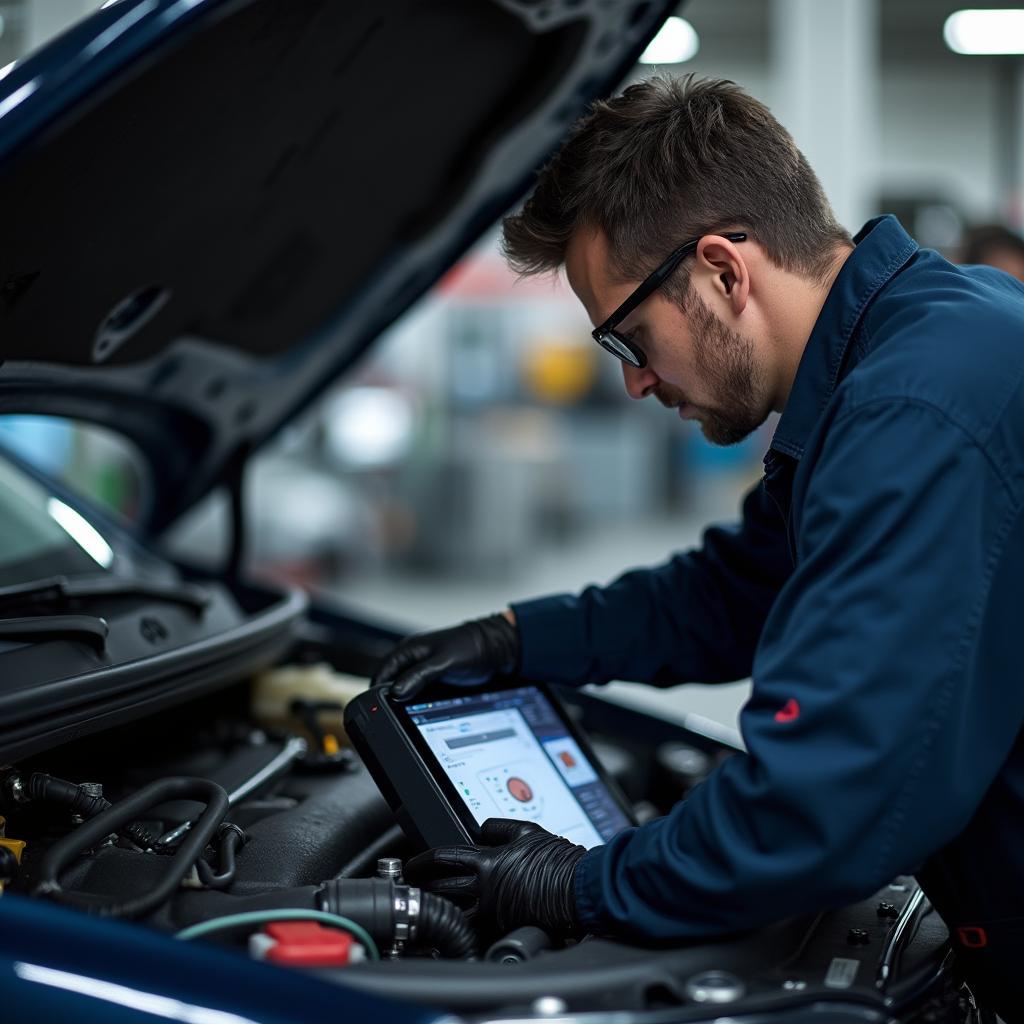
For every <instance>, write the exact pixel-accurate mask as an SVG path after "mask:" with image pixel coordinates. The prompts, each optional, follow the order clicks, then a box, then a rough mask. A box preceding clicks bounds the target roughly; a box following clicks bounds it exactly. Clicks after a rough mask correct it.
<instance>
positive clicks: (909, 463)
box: [374, 77, 1024, 1019]
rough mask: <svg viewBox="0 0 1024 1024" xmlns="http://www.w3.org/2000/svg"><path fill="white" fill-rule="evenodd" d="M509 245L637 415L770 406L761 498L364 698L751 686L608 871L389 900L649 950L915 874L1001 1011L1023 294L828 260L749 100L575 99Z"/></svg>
mask: <svg viewBox="0 0 1024 1024" xmlns="http://www.w3.org/2000/svg"><path fill="white" fill-rule="evenodd" d="M504 242H505V251H506V254H507V256H508V257H509V259H510V261H511V263H512V265H513V266H514V267H515V268H516V269H517V270H518V271H519V272H520V273H543V272H551V271H556V270H558V269H559V268H561V267H564V268H565V270H566V273H567V276H568V280H569V284H570V286H571V287H572V289H573V291H574V292H575V293H576V295H577V297H578V298H579V299H580V301H581V302H582V304H583V306H584V307H585V309H586V311H587V313H588V315H589V317H590V320H591V322H592V323H593V324H594V325H595V327H594V331H593V337H594V340H595V341H596V342H598V343H599V344H600V345H601V346H602V347H603V348H604V349H606V350H607V353H608V354H609V358H616V359H618V360H619V361H620V365H621V368H622V374H623V381H624V384H625V388H626V391H627V393H628V394H629V395H630V396H632V397H633V398H635V399H643V398H649V397H653V398H655V399H656V400H657V401H658V402H660V403H661V404H662V405H664V406H665V407H666V408H668V409H670V410H672V415H677V416H679V417H681V418H682V419H692V420H696V421H697V422H698V423H699V424H700V427H701V430H702V431H703V433H704V434H705V436H706V437H707V438H708V439H709V440H711V441H713V442H716V443H718V444H733V443H736V442H738V441H740V440H742V439H743V438H744V437H747V436H749V435H750V434H751V433H752V432H753V431H754V430H756V429H757V428H758V427H759V426H760V425H761V424H762V423H764V422H765V420H766V419H767V418H768V417H769V416H770V415H771V414H772V413H773V412H780V413H781V418H780V420H779V423H778V426H777V428H776V431H775V434H774V437H773V439H772V443H771V447H770V450H769V451H768V454H767V456H766V457H765V474H764V478H763V479H762V480H761V482H760V483H759V484H758V486H756V487H755V488H754V489H753V490H752V491H751V492H750V494H748V496H747V497H746V499H745V501H744V504H743V508H742V514H741V518H740V521H739V522H738V523H737V524H736V525H735V526H734V527H731V528H728V527H713V528H711V529H709V530H708V531H707V533H706V534H705V536H704V541H703V545H702V546H701V547H700V548H699V549H697V550H694V551H688V552H683V553H679V554H676V555H674V556H673V557H672V558H671V559H670V560H669V561H668V562H667V563H666V564H664V565H661V566H657V567H654V568H645V569H635V570H633V571H630V572H627V573H625V574H624V575H623V576H621V577H620V578H619V579H617V580H615V581H613V582H612V583H610V584H609V585H607V586H604V587H596V586H595V587H589V588H587V589H586V590H584V591H583V592H582V593H581V594H578V595H570V594H559V595H553V596H549V597H541V598H537V599H534V600H531V601H523V602H517V603H515V604H513V605H512V607H511V608H508V609H506V610H504V611H503V612H500V613H498V614H495V615H492V616H488V617H485V618H481V619H475V620H473V621H471V622H468V623H463V624H462V625H458V626H453V627H449V628H447V629H442V630H437V631H434V632H431V633H426V634H421V635H417V636H414V637H410V638H407V639H406V640H404V641H403V642H402V643H401V644H399V645H398V647H397V648H396V649H395V650H394V651H393V652H392V653H391V654H390V655H389V656H388V657H387V658H385V659H384V661H383V663H382V664H381V666H380V668H379V670H378V672H377V674H376V676H375V679H374V682H375V683H378V684H380V683H384V682H391V684H392V693H393V695H394V697H395V698H396V699H398V700H410V699H412V698H414V697H415V696H416V695H417V694H418V693H420V692H421V691H422V690H423V689H424V688H425V687H426V686H428V685H429V684H430V683H432V682H434V681H436V680H443V679H451V678H452V677H453V676H461V677H462V679H463V680H466V678H467V677H475V679H476V681H477V682H478V683H479V682H481V681H483V680H486V679H487V678H488V677H489V676H490V675H493V674H495V673H517V674H518V675H519V676H520V677H521V678H524V679H539V680H545V681H548V682H554V683H560V684H563V685H567V686H583V685H585V684H589V683H597V684H600V683H605V682H608V681H610V680H613V679H622V680H631V681H636V682H643V683H648V684H651V685H655V686H672V685H675V684H677V683H682V682H690V681H696V682H704V683H714V682H720V681H726V680H736V679H743V678H745V677H746V676H750V677H751V679H752V684H753V685H752V691H751V697H750V699H749V701H748V702H747V704H746V705H745V707H744V708H743V711H742V713H741V716H740V728H741V731H742V733H743V737H744V741H745V746H746V751H745V752H744V753H740V754H736V755H734V756H733V757H730V758H729V759H727V760H726V761H725V762H724V763H723V764H721V765H719V766H718V767H717V768H716V769H715V771H714V772H712V773H711V774H710V775H709V776H708V778H707V779H706V780H705V781H704V782H703V783H702V784H701V785H700V786H698V787H697V788H696V789H695V790H694V791H693V792H692V793H691V794H690V795H689V796H688V797H687V798H686V799H685V800H683V801H682V802H681V803H679V804H678V805H677V806H676V807H674V808H673V809H672V811H671V812H670V813H669V814H668V815H666V816H665V817H663V818H659V819H658V820H656V821H652V822H648V823H646V824H644V825H643V826H641V827H639V828H632V829H626V830H625V831H623V832H621V833H619V834H618V835H616V836H614V837H613V838H612V839H610V840H609V841H608V842H607V843H606V844H605V845H603V846H597V847H595V848H593V849H591V850H588V851H587V850H583V849H582V848H581V847H577V846H574V845H573V844H572V843H570V842H569V841H568V840H566V839H564V838H560V837H557V836H553V835H550V834H549V833H547V832H546V831H545V830H544V829H542V828H541V827H540V826H539V825H537V824H535V823H533V822H523V821H512V820H509V819H490V820H489V821H488V822H485V824H484V826H483V828H482V842H481V843H480V844H479V845H477V846H465V847H456V848H450V849H436V850H431V851H427V852H425V853H422V854H420V855H418V856H417V857H415V858H413V859H412V860H411V861H410V862H409V863H408V865H407V866H406V879H407V880H408V881H409V882H410V883H411V884H413V885H423V886H424V887H428V888H431V889H433V890H434V891H435V892H439V893H442V894H444V895H450V896H453V897H455V898H459V899H463V900H465V899H467V898H468V899H471V900H474V901H475V903H476V910H477V915H478V920H480V921H481V922H483V924H484V925H485V926H487V927H490V928H491V929H492V930H496V931H499V932H501V931H508V930H510V929H512V928H515V927H518V926H520V925H525V924H533V925H538V926H540V927H542V928H544V929H546V930H548V931H549V932H550V933H552V934H553V935H556V936H580V935H582V934H586V933H595V934H604V935H611V936H617V937H622V938H626V939H633V940H636V941H639V942H652V941H654V942H661V943H664V942H669V941H675V942H679V941H693V940H696V939H707V938H711V937H713V936H716V935H722V934H724V933H729V932H737V931H742V930H745V929H749V928H754V927H758V926H761V925H765V924H767V923H769V922H771V921H777V920H780V919H782V918H786V917H791V916H793V915H794V914H800V913H811V912H816V911H821V910H823V909H825V908H828V907H835V906H842V905H843V904H845V903H849V902H851V901H854V900H858V899H863V898H865V897H867V896H869V895H871V894H872V893H874V892H875V891H877V890H878V889H880V888H881V887H882V886H884V885H885V884H886V883H887V882H889V881H891V880H892V879H893V878H894V877H895V876H897V875H901V874H909V873H913V874H915V875H916V876H917V878H918V880H919V881H920V882H921V885H922V887H923V888H924V891H925V892H926V894H927V895H928V897H929V899H930V900H931V901H932V903H933V904H934V906H935V907H936V909H937V910H938V911H939V913H940V914H941V915H942V917H943V918H944V920H945V921H946V923H947V924H948V926H949V928H950V931H951V934H952V939H953V942H954V945H955V946H956V948H957V950H958V953H959V956H960V959H961V962H962V964H963V967H964V970H965V971H966V972H967V973H968V976H969V977H970V978H971V980H972V982H973V983H974V984H975V986H976V987H977V990H978V991H979V992H981V993H982V994H983V995H984V996H985V997H987V998H989V999H991V1000H992V1001H993V1002H994V1004H995V1006H996V1008H997V1009H998V1010H999V1012H1000V1013H1002V1015H1003V1016H1004V1017H1006V1018H1007V1019H1010V1017H1011V1015H1015V1019H1020V1015H1019V1013H1018V1011H1019V1009H1020V1007H1021V1006H1022V1005H1024V1001H1022V1000H1021V998H1020V996H1021V992H1022V981H1021V972H1020V952H1021V950H1022V949H1024V827H1022V822H1024V731H1022V727H1024V684H1022V680H1021V674H1022V669H1021V653H1020V643H1019V641H1020V637H1021V623H1022V616H1024V344H1022V340H1024V285H1022V284H1021V283H1019V282H1018V281H1015V280H1014V279H1013V278H1011V277H1009V276H1008V275H1006V274H1001V273H998V272H997V271H994V270H992V269H991V268H989V267H958V266H955V265H954V264H952V263H949V262H948V261H946V260H945V259H943V258H942V257H941V256H940V255H939V254H938V253H935V252H932V251H929V250H923V249H921V248H919V246H918V245H917V243H916V242H915V241H914V240H913V239H912V238H910V237H909V236H908V235H907V233H906V232H905V231H904V230H903V228H902V227H901V226H900V224H899V222H898V221H897V220H896V219H895V218H894V217H878V218H875V219H874V220H872V221H869V222H868V223H867V224H866V225H865V226H864V227H863V228H861V230H860V231H859V232H858V233H857V235H856V236H855V237H853V238H851V237H850V235H849V234H848V233H847V232H846V230H845V229H844V228H843V227H842V226H841V225H840V224H839V223H838V221H837V220H836V217H835V215H834V213H833V212H832V209H831V207H830V205H829V202H828V200H827V198H826V197H825V194H824V192H823V191H822V188H821V185H820V184H819V182H818V179H817V177H816V176H815V174H814V172H813V170H812V169H811V167H810V166H809V165H808V163H807V161H806V159H805V158H804V156H803V154H802V153H801V152H800V151H799V149H797V147H796V145H795V144H794V142H793V140H792V138H791V137H790V136H789V134H788V133H787V132H786V130H785V129H784V128H783V127H782V126H781V125H780V124H779V123H778V121H777V120H776V119H775V118H774V117H773V116H772V114H771V112H770V111H769V110H768V109H767V107H765V106H764V104H762V103H760V102H758V101H757V100H756V99H754V98H753V97H751V96H749V95H748V94H747V93H745V92H744V91H743V90H742V89H740V88H739V87H738V86H736V85H734V84H733V83H731V82H724V81H714V80H697V79H694V78H692V77H686V78H683V79H654V80H650V81H646V82H642V83H639V84H636V85H632V86H630V87H629V88H628V89H626V91H625V92H624V93H623V94H622V95H620V96H617V97H615V98H613V99H610V100H607V101H603V102H598V103H596V104H595V105H594V106H593V107H592V109H591V111H590V113H589V114H587V115H586V116H585V117H584V118H583V119H582V120H581V121H579V122H578V123H577V124H576V125H575V127H574V128H573V129H572V131H571V133H570V136H569V138H568V139H567V141H566V142H565V143H564V144H563V146H562V148H561V150H560V151H559V152H558V153H557V154H556V155H555V156H554V157H553V159H552V160H551V162H550V163H549V164H548V166H547V167H545V168H544V169H543V170H542V171H541V172H540V176H539V179H538V181H537V185H536V188H535V190H534V192H533V194H532V196H531V197H530V198H529V199H528V200H527V202H526V204H525V206H524V207H523V209H522V211H521V212H520V213H517V214H514V215H513V216H511V217H509V218H507V219H506V221H505V226H504Z"/></svg>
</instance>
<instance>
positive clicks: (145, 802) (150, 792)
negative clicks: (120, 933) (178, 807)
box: [35, 776, 228, 917]
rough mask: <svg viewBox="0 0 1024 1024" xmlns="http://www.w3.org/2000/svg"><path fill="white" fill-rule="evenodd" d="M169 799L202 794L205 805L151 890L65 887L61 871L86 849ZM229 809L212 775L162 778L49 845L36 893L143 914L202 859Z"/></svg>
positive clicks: (97, 910)
mask: <svg viewBox="0 0 1024 1024" xmlns="http://www.w3.org/2000/svg"><path fill="white" fill-rule="evenodd" d="M168 800H202V801H203V802H204V803H205V804H206V809H205V810H204V811H203V813H202V814H201V815H200V817H199V819H198V820H197V821H196V823H195V825H194V826H193V827H192V828H191V829H190V830H189V831H188V832H187V833H186V834H185V837H184V839H182V841H181V843H180V844H179V845H178V848H177V850H176V851H175V852H174V854H173V856H171V857H168V858H166V860H165V859H164V858H161V861H165V862H166V865H167V866H166V870H165V873H164V876H163V878H162V879H161V880H160V882H158V883H157V884H156V885H155V886H154V887H153V888H152V889H151V890H150V891H148V892H145V893H142V894H140V895H139V896H136V897H134V898H132V899H128V900H123V901H121V902H111V901H110V900H109V898H107V897H103V896H97V895H94V894H91V893H76V892H66V891H65V890H63V889H62V888H61V886H60V874H61V872H62V871H64V870H65V869H66V868H67V867H68V865H69V864H71V862H72V861H73V860H74V859H75V858H76V857H77V856H79V855H80V854H81V853H83V852H84V851H85V850H87V849H89V848H90V847H92V846H95V845H96V844H97V843H99V842H100V841H102V840H103V839H104V838H105V837H106V836H108V835H110V833H111V832H117V831H118V830H119V829H122V828H124V826H125V825H127V824H128V823H130V822H133V821H135V820H136V819H137V818H139V817H140V816H141V815H142V814H143V813H144V812H145V811H147V810H149V809H150V808H152V807H156V806H157V805H158V804H162V803H164V802H166V801H168ZM227 811H228V795H227V793H225V792H224V790H223V788H222V787H221V786H218V785H217V783H215V782H211V781H210V780H209V779H191V778H186V777H183V776H174V777H172V778H168V779H159V780H157V781H156V782H151V783H150V784H149V785H148V786H144V787H143V788H142V789H140V790H138V791H137V792H135V793H133V794H132V795H131V796H128V797H125V798H124V799H123V800H119V801H118V802H117V803H116V804H113V805H112V806H110V807H108V808H107V809H106V810H104V811H102V812H100V813H99V814H97V815H96V817H94V818H90V819H89V820H88V821H86V822H85V823H84V824H82V825H79V827H78V828H76V829H75V831H74V832H71V833H69V834H68V835H66V836H64V837H63V838H61V839H58V840H57V842H55V843H54V844H53V846H51V847H50V849H49V850H47V852H46V856H45V857H43V859H42V862H41V863H40V865H39V882H38V884H37V885H36V888H35V893H36V895H38V896H47V897H49V898H50V899H53V900H56V901H58V902H60V903H67V904H70V905H72V906H76V907H80V908H82V909H84V910H89V911H91V912H92V913H94V914H102V915H104V916H110V917H141V916H142V915H144V914H147V913H149V912H150V911H152V910H154V909H156V908H157V907H158V906H160V905H161V904H162V903H165V902H166V901H167V900H169V899H170V898H171V896H173V895H174V893H175V891H176V890H177V888H178V886H179V885H180V884H181V880H182V879H183V878H184V877H185V875H187V874H188V872H189V871H190V870H191V868H192V865H193V864H195V862H196V861H197V860H198V859H199V856H200V855H201V854H202V852H203V849H204V848H205V847H206V844H207V843H209V842H210V840H211V839H213V837H214V835H215V834H216V832H217V828H218V826H219V825H220V823H221V821H223V819H224V815H225V814H227Z"/></svg>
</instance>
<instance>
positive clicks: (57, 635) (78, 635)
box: [0, 615, 110, 651]
mask: <svg viewBox="0 0 1024 1024" xmlns="http://www.w3.org/2000/svg"><path fill="white" fill-rule="evenodd" d="M109 632H110V627H109V626H108V625H107V623H106V620H105V619H101V618H98V617H97V616H95V615H30V616H29V617H28V618H24V619H0V640H26V641H31V640H79V641H83V642H85V643H87V644H91V645H92V646H93V647H95V648H96V650H97V651H102V650H103V649H104V648H105V647H106V646H107V634H108V633H109Z"/></svg>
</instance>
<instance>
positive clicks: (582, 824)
mask: <svg viewBox="0 0 1024 1024" xmlns="http://www.w3.org/2000/svg"><path fill="white" fill-rule="evenodd" d="M408 714H409V717H410V719H411V721H412V722H413V723H414V724H415V726H416V727H417V729H419V731H420V733H421V735H422V736H423V738H424V740H426V743H427V745H428V746H429V747H430V750H431V751H432V753H433V754H434V756H435V757H436V758H437V761H438V763H439V764H440V765H441V768H442V769H443V770H444V772H445V774H446V775H447V776H448V778H449V779H450V780H451V782H452V784H453V785H454V786H455V789H456V791H457V792H458V794H459V796H460V797H461V798H462V800H463V802H464V803H465V805H466V807H467V808H468V809H469V811H470V813H471V814H472V815H473V818H474V819H475V821H476V822H477V824H478V825H479V824H483V822H484V821H486V820H487V819H488V818H523V819H526V820H529V821H535V822H537V824H539V825H542V826H543V827H544V828H546V829H547V830H548V831H549V832H552V833H554V834H555V835H559V836H565V838H566V839H569V840H571V841H572V842H574V843H579V844H580V845H581V846H585V847H586V848H587V849H590V848H591V847H593V846H600V845H601V844H602V843H605V842H607V841H608V840H609V839H611V837H612V836H613V835H615V834H616V832H619V831H621V830H622V829H624V828H627V827H628V826H629V824H630V822H629V820H628V819H627V817H626V815H625V814H624V813H623V811H622V809H621V808H620V807H619V804H618V802H617V801H616V800H615V798H614V797H613V796H612V794H611V793H610V792H609V791H608V789H607V787H606V786H605V785H604V783H603V782H602V781H601V779H600V778H599V777H598V775H597V773H596V772H595V771H594V768H593V765H591V763H590V762H589V761H588V760H587V758H586V756H585V755H584V754H583V751H582V750H580V748H579V745H578V744H577V743H576V741H575V740H574V739H573V738H572V737H571V736H569V735H568V734H567V732H566V728H565V724H564V723H563V722H562V720H561V719H560V718H559V716H558V714H557V713H556V712H555V709H554V708H553V707H552V706H551V704H550V702H549V701H548V700H547V698H546V697H545V696H544V695H543V694H542V693H541V692H540V691H539V690H537V689H536V688H535V687H532V686H524V687H521V688H519V689H515V690H502V691H497V692H493V693H474V694H471V695H467V696H465V697H454V698H452V699H449V700H440V701H432V702H430V703H424V704H413V705H410V706H409V708H408Z"/></svg>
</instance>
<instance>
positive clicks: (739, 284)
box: [694, 235, 750, 316]
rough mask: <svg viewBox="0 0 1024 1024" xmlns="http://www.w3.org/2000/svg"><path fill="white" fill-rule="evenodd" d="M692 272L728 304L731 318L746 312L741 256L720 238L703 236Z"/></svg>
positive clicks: (745, 275)
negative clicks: (695, 272) (702, 277)
mask: <svg viewBox="0 0 1024 1024" xmlns="http://www.w3.org/2000/svg"><path fill="white" fill-rule="evenodd" d="M696 257H697V262H696V266H695V268H694V269H695V270H696V271H697V273H698V274H700V275H701V276H705V277H706V278H707V281H708V283H709V284H710V286H711V288H712V290H713V292H714V293H715V294H717V295H718V296H720V297H721V298H722V299H724V300H725V302H727V303H728V304H729V306H730V307H731V309H732V312H733V315H734V316H739V314H740V313H742V312H743V310H744V309H746V306H747V299H748V298H749V296H750V271H749V269H748V267H747V264H746V262H745V261H744V259H743V254H742V253H741V252H740V250H739V249H738V248H737V246H736V245H734V244H733V243H732V242H730V241H729V239H727V238H723V237H722V236H721V235H705V236H704V237H703V238H702V239H701V240H700V242H699V243H698V245H697V252H696Z"/></svg>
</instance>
